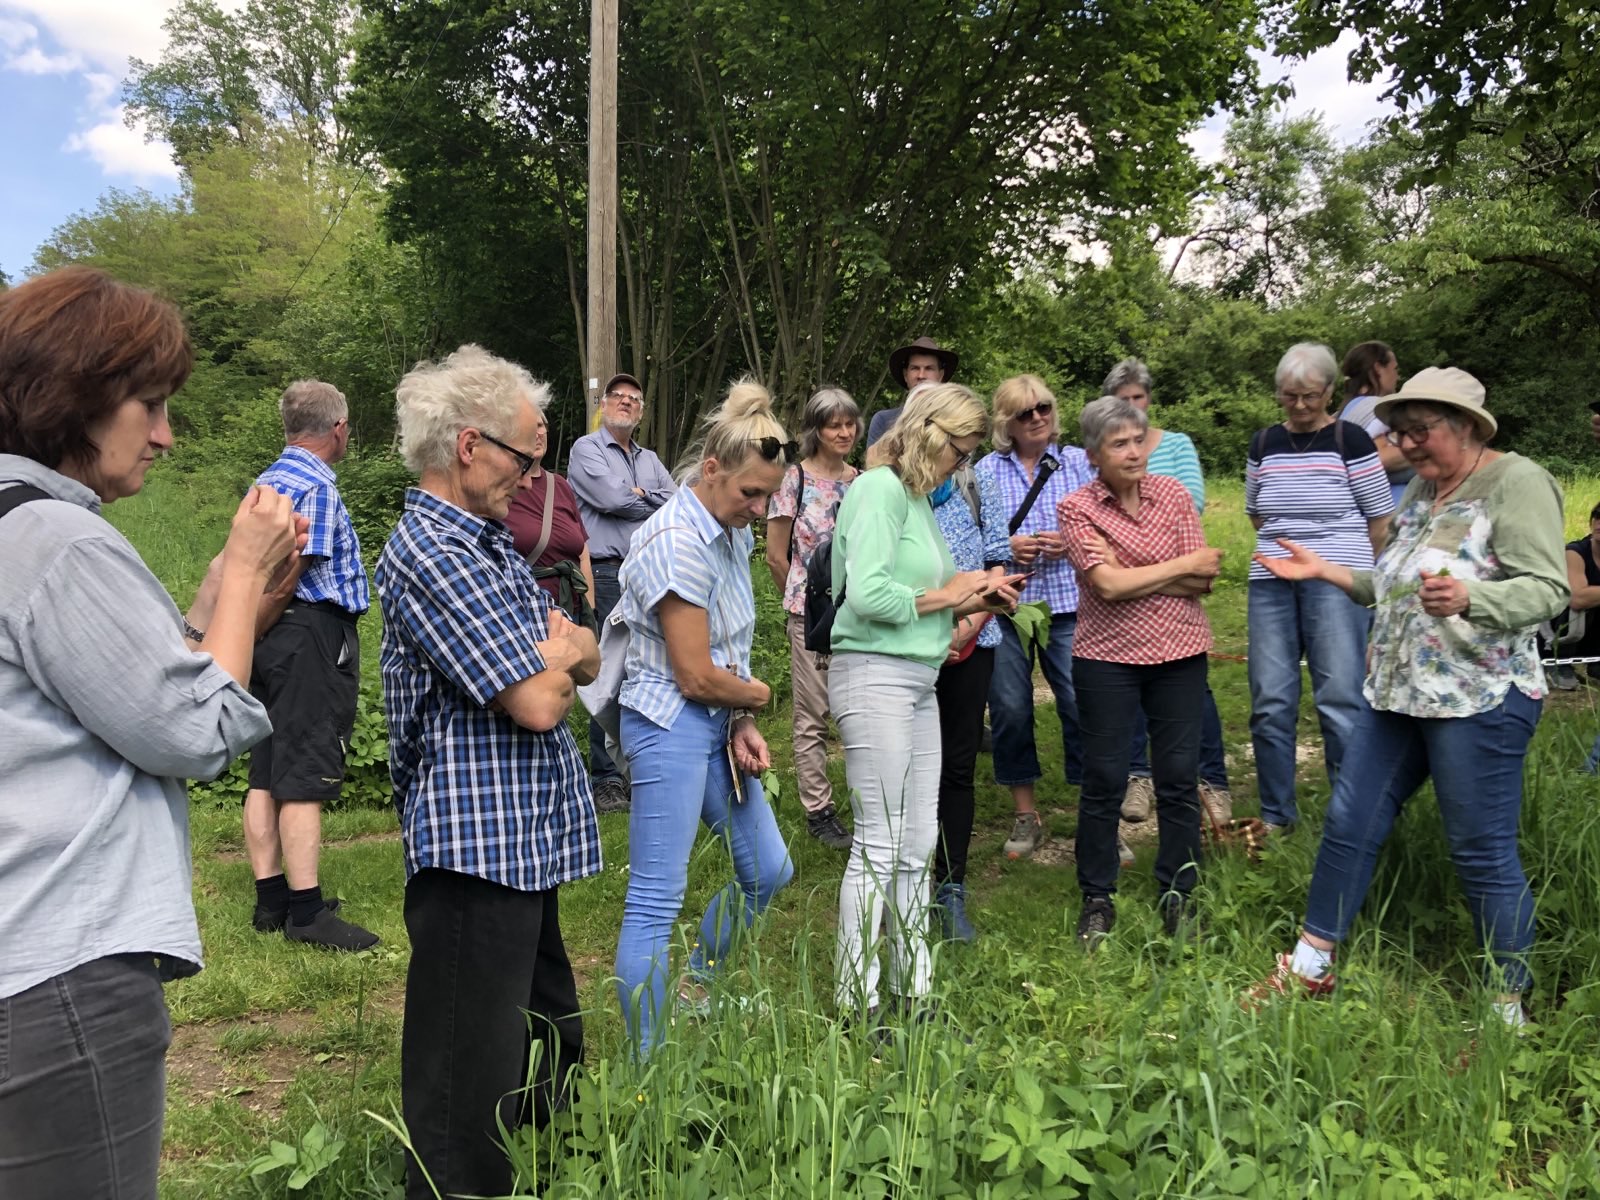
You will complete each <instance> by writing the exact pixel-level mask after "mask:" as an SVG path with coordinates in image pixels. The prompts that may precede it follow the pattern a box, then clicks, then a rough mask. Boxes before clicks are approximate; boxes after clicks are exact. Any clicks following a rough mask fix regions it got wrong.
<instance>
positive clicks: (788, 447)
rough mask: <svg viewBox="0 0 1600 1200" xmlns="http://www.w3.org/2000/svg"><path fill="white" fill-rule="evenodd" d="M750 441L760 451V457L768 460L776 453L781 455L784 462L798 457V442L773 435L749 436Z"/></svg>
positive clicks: (775, 456) (773, 457) (776, 455)
mask: <svg viewBox="0 0 1600 1200" xmlns="http://www.w3.org/2000/svg"><path fill="white" fill-rule="evenodd" d="M750 442H751V444H752V445H753V446H755V447H756V448H757V449H758V450H760V451H761V457H762V458H764V459H766V460H767V461H768V462H772V461H774V460H775V459H776V458H777V457H778V455H780V454H781V455H783V461H784V462H790V463H792V462H793V461H794V460H795V459H797V458H799V457H800V443H799V442H784V441H780V440H778V439H777V438H775V437H763V438H751V439H750Z"/></svg>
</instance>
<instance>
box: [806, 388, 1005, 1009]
mask: <svg viewBox="0 0 1600 1200" xmlns="http://www.w3.org/2000/svg"><path fill="white" fill-rule="evenodd" d="M988 426H989V419H988V413H987V412H986V411H985V410H984V406H983V402H982V401H981V400H979V399H978V398H977V397H976V396H975V395H973V394H972V392H971V391H969V390H968V389H967V388H964V387H962V386H961V385H960V384H953V383H944V384H936V385H934V386H931V387H928V388H926V389H925V390H919V391H917V392H916V393H915V394H914V395H912V396H911V398H910V399H909V400H908V401H907V403H906V406H905V408H904V409H903V410H902V412H901V414H900V419H899V420H898V421H897V422H896V423H895V425H894V427H893V428H892V429H891V430H890V431H889V433H888V434H886V435H885V436H884V438H883V439H882V440H881V441H880V442H878V443H877V445H876V446H874V447H873V455H872V459H871V462H872V465H871V467H870V469H869V470H867V471H866V472H865V473H863V474H862V476H861V477H860V478H859V479H857V480H856V481H855V483H853V484H851V485H850V491H849V492H848V493H847V494H846V495H845V498H844V503H843V504H842V505H841V506H840V508H839V517H838V521H837V523H836V524H835V527H834V535H833V587H834V595H835V597H836V598H838V611H837V613H836V615H835V617H834V623H833V660H832V663H831V664H830V666H829V670H828V699H829V701H830V703H831V704H832V707H833V713H834V716H835V717H836V718H837V720H838V722H839V731H840V733H841V735H842V737H843V740H844V765H845V776H846V778H847V780H848V781H849V784H850V794H851V802H852V804H853V806H854V810H855V813H854V815H855V842H854V844H853V846H852V847H851V850H850V862H849V865H848V866H847V867H846V868H845V873H844V882H843V884H842V886H841V887H840V889H839V953H838V964H837V975H836V983H835V988H836V995H837V998H838V1002H839V1007H840V1010H841V1011H842V1012H845V1013H849V1014H859V1015H860V1016H861V1017H863V1018H864V1019H865V1020H866V1021H867V1022H868V1023H869V1025H873V1024H876V1023H877V1021H878V1015H879V1014H878V1009H879V991H878V955H877V952H876V943H877V940H878V931H879V929H880V927H881V926H882V924H883V918H884V915H885V914H884V907H885V904H887V905H888V909H889V911H888V943H889V990H890V991H891V992H893V993H894V994H895V996H896V998H897V1007H901V1008H903V1009H905V1010H907V1011H909V1010H911V1009H913V1008H915V1009H918V1010H919V1012H918V1015H925V1014H926V1009H925V1008H924V1007H923V1006H924V1005H925V1003H926V1001H925V997H926V996H927V994H928V992H929V990H930V988H931V986H932V962H931V957H930V954H929V948H928V938H927V927H928V860H929V858H930V857H931V856H932V854H933V851H934V846H935V843H936V841H937V837H938V819H939V799H938V798H939V782H940V765H941V759H942V750H941V736H940V728H939V707H938V701H937V699H936V696H935V689H936V687H937V684H938V679H939V669H940V668H941V667H942V666H943V665H944V664H945V662H946V660H947V659H948V658H949V656H950V652H951V650H952V648H953V646H954V638H955V634H956V630H955V624H956V622H957V621H958V620H960V619H962V618H965V617H970V616H974V615H978V614H981V613H985V612H989V611H993V610H996V609H1009V608H1012V607H1014V606H1015V604H1016V599H1017V593H1016V591H1015V588H1014V586H1013V585H1014V584H1015V583H1016V582H1018V581H1019V579H1018V577H1016V576H1006V575H1005V574H1004V573H1003V571H1002V570H1001V569H1000V568H998V567H996V568H994V569H993V570H992V571H985V570H969V571H958V570H957V569H956V564H955V561H954V559H953V558H952V557H951V554H950V547H949V545H948V544H947V543H946V541H945V537H944V534H943V532H942V531H941V529H940V525H939V520H938V518H937V516H936V514H935V512H934V509H933V505H932V504H931V503H930V501H929V496H930V493H933V492H935V491H936V490H937V489H938V488H939V487H940V485H942V484H943V483H945V482H946V481H947V480H948V479H949V478H950V477H951V475H953V474H954V473H955V472H956V471H957V470H959V469H960V468H961V467H962V466H964V465H965V464H966V463H967V462H968V460H969V459H970V458H971V457H972V453H973V451H974V450H976V449H977V448H978V444H979V443H980V442H981V441H982V440H983V436H984V434H985V433H986V432H987V431H988ZM951 503H953V504H956V503H963V502H962V501H960V500H955V501H951Z"/></svg>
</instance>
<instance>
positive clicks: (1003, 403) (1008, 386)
mask: <svg viewBox="0 0 1600 1200" xmlns="http://www.w3.org/2000/svg"><path fill="white" fill-rule="evenodd" d="M1046 400H1048V401H1049V402H1050V404H1051V406H1052V407H1051V409H1050V440H1051V441H1052V442H1059V441H1060V440H1061V408H1060V405H1058V404H1056V397H1055V393H1054V392H1052V391H1051V390H1050V389H1049V388H1048V387H1047V386H1046V385H1045V382H1044V380H1042V379H1040V378H1039V377H1038V376H1037V375H1013V376H1012V377H1011V378H1010V379H1008V380H1006V381H1005V382H1004V383H1002V384H1001V385H1000V386H999V387H997V388H995V390H994V448H995V449H996V450H998V451H999V452H1000V453H1001V454H1007V453H1010V451H1011V422H1012V420H1013V419H1014V418H1015V417H1016V415H1017V414H1018V413H1020V412H1022V411H1023V410H1024V409H1028V408H1032V407H1034V406H1035V405H1036V404H1041V403H1043V402H1044V401H1046Z"/></svg>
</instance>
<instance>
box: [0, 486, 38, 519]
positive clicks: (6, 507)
mask: <svg viewBox="0 0 1600 1200" xmlns="http://www.w3.org/2000/svg"><path fill="white" fill-rule="evenodd" d="M48 499H50V493H49V492H47V491H45V490H44V489H43V488H36V487H34V486H33V485H32V484H31V483H18V484H13V485H12V486H11V487H8V488H4V489H0V517H3V516H5V515H6V514H7V513H8V512H10V511H11V510H12V509H14V508H20V507H21V506H22V505H24V504H27V503H28V502H29V501H30V500H48Z"/></svg>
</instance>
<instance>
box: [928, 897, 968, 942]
mask: <svg viewBox="0 0 1600 1200" xmlns="http://www.w3.org/2000/svg"><path fill="white" fill-rule="evenodd" d="M933 903H934V907H935V908H936V909H937V910H938V916H939V922H940V924H941V925H942V926H943V927H944V938H945V941H947V942H975V941H977V940H978V931H977V930H976V929H974V928H973V927H972V922H971V921H969V920H967V889H966V887H965V885H963V884H959V883H941V884H940V885H939V890H938V892H937V893H936V894H935V896H934V901H933Z"/></svg>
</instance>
